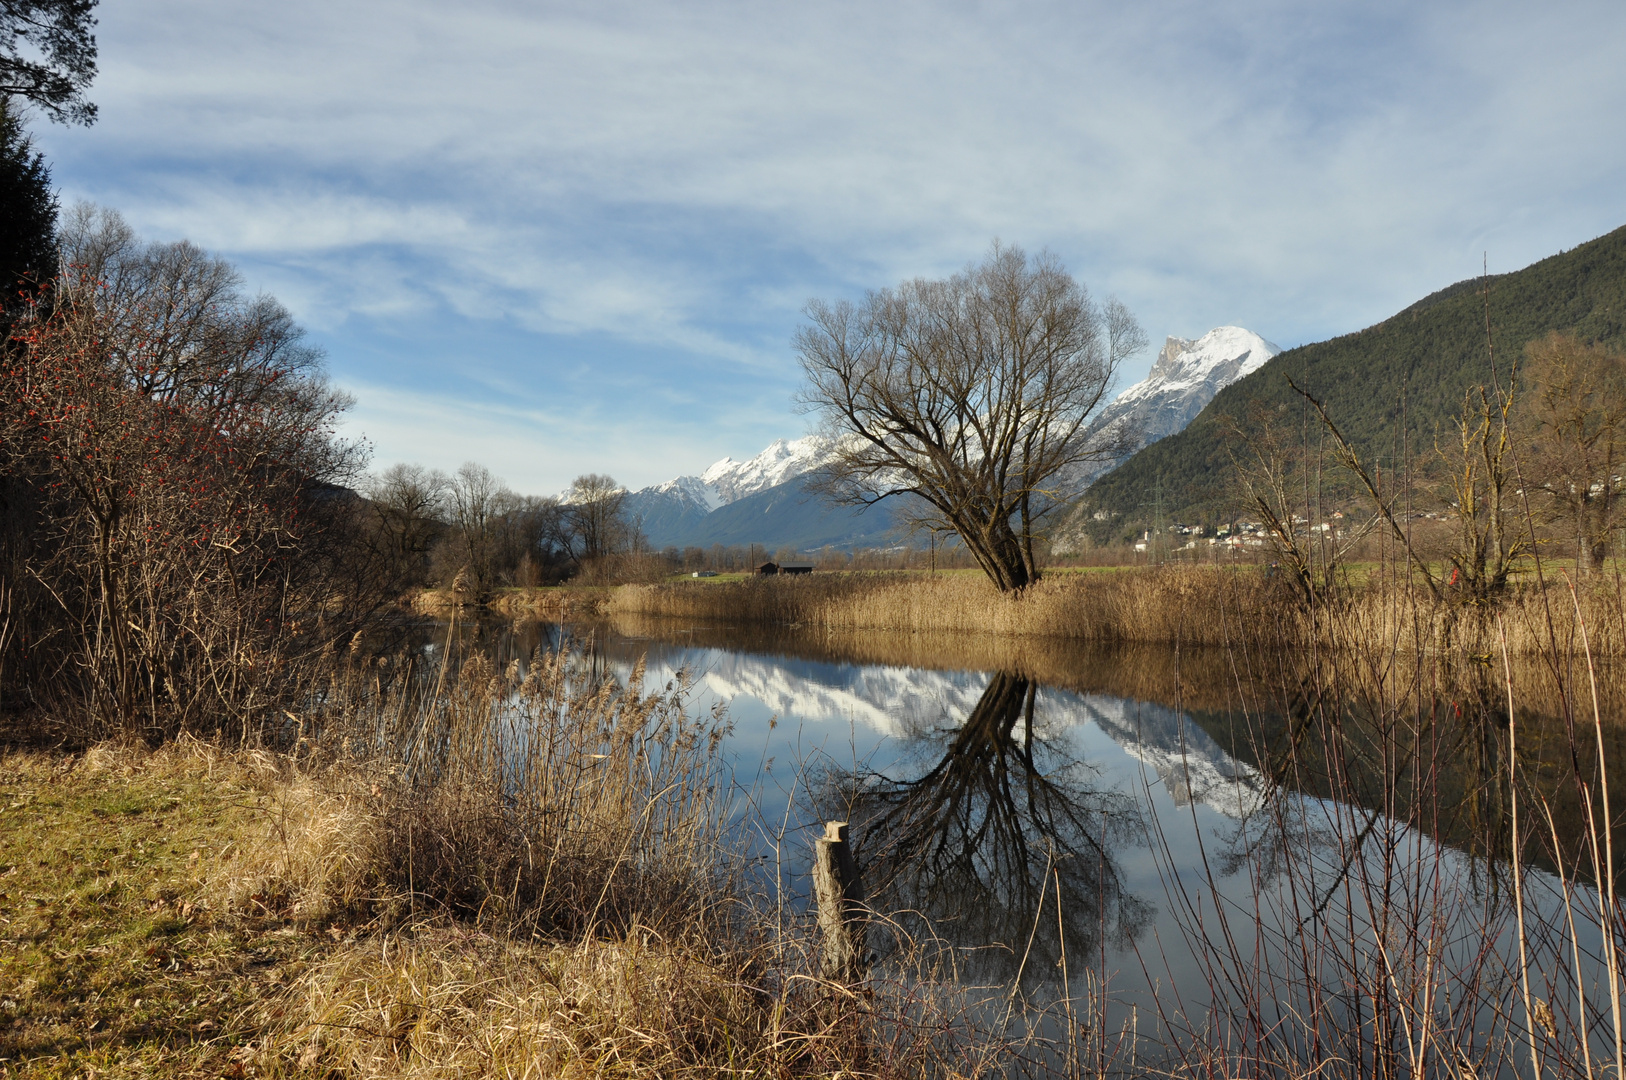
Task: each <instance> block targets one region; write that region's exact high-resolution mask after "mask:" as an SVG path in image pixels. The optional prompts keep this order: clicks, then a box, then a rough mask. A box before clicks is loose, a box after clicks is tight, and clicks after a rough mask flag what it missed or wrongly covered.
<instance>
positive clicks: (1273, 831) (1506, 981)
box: [477, 621, 1602, 1071]
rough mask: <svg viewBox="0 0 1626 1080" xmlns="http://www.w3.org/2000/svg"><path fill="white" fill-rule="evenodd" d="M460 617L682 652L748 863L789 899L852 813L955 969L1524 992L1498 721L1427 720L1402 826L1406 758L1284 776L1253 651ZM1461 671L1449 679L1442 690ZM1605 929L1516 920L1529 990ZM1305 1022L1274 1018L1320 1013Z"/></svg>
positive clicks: (1488, 1013)
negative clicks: (1397, 763)
mask: <svg viewBox="0 0 1626 1080" xmlns="http://www.w3.org/2000/svg"><path fill="white" fill-rule="evenodd" d="M477 633H478V635H479V636H480V637H481V638H482V645H483V647H484V648H486V649H487V650H490V651H492V652H494V653H495V654H496V656H497V658H498V659H499V660H503V661H506V660H509V659H513V658H523V657H526V656H528V655H530V654H531V653H532V651H533V650H535V649H536V648H538V647H558V646H560V645H561V644H562V643H567V642H568V643H574V644H573V645H572V646H571V647H575V648H581V649H583V650H585V651H587V652H588V653H589V654H590V656H591V657H592V659H593V661H594V662H595V663H598V664H601V665H602V666H603V668H604V669H605V670H606V672H607V673H611V674H614V675H616V676H617V677H618V678H621V679H627V678H629V677H630V676H631V674H632V672H633V671H634V669H635V667H636V665H638V664H640V663H642V664H644V665H645V670H646V675H645V683H646V686H649V687H655V686H659V685H662V684H665V683H667V682H668V681H673V680H678V679H680V678H681V679H687V680H689V681H690V682H691V683H692V695H691V708H692V709H694V710H696V711H701V710H710V709H712V708H713V707H715V706H719V705H720V706H723V707H725V708H726V710H727V715H728V717H729V718H730V720H731V721H732V725H733V729H732V734H731V736H730V738H729V740H728V743H727V752H728V753H729V755H730V758H731V764H732V768H733V771H734V775H735V780H736V793H735V805H734V812H735V819H736V821H737V823H738V824H739V826H740V827H741V829H742V832H743V834H744V837H745V838H744V839H742V844H745V845H748V846H751V847H752V848H753V850H754V857H755V859H756V861H757V865H758V866H759V867H760V869H761V879H762V881H763V882H765V888H766V889H769V890H771V891H773V892H774V893H776V894H778V896H779V897H780V898H781V899H784V900H785V901H787V902H788V904H789V906H790V908H791V909H792V910H797V909H800V908H801V907H803V906H805V904H806V902H807V892H808V890H809V887H810V885H809V877H808V866H809V862H810V855H811V845H812V841H813V839H814V838H815V837H817V836H818V835H820V833H821V832H822V828H823V826H822V823H823V822H824V821H825V820H829V819H841V820H848V821H850V822H852V833H853V837H854V843H855V848H856V851H857V855H858V859H859V863H860V865H861V867H862V868H863V872H864V875H865V879H866V885H867V887H868V890H869V893H870V896H871V898H872V901H873V903H874V905H875V906H876V907H877V908H878V909H880V910H883V911H884V912H886V913H887V914H888V916H889V917H890V920H891V921H890V923H889V925H891V926H895V927H896V928H897V931H896V932H895V933H894V932H892V931H887V932H883V933H880V934H875V935H872V939H871V946H872V947H874V948H875V950H876V952H877V956H878V959H881V960H883V961H884V960H885V959H886V957H887V956H888V955H889V953H895V952H896V950H897V946H896V944H895V942H896V941H897V940H901V939H904V938H907V939H908V940H911V941H914V942H920V941H923V940H924V941H929V942H933V943H936V944H937V945H938V946H939V948H938V950H937V954H936V955H938V956H939V957H942V958H946V960H944V963H945V964H946V966H947V967H948V968H950V969H952V975H953V977H955V978H956V979H958V980H959V981H960V982H962V983H963V984H968V985H987V986H1016V987H1019V988H1020V990H1021V991H1022V992H1025V993H1027V994H1029V995H1033V996H1037V997H1043V996H1045V995H1050V996H1051V997H1052V998H1062V997H1067V996H1069V995H1071V996H1090V995H1093V1000H1094V1001H1096V1002H1097V1004H1098V1005H1099V1007H1100V1010H1101V1015H1100V1018H1099V1021H1098V1022H1101V1023H1104V1024H1105V1025H1106V1026H1109V1027H1111V1026H1114V1025H1116V1026H1119V1027H1121V1026H1123V1025H1126V1024H1134V1025H1136V1026H1137V1029H1138V1030H1142V1031H1146V1030H1161V1031H1164V1032H1166V1033H1168V1034H1170V1035H1176V1034H1179V1033H1182V1032H1190V1031H1191V1030H1193V1029H1195V1028H1197V1027H1200V1026H1202V1025H1204V1024H1209V1025H1212V1024H1213V1023H1215V1022H1216V1021H1215V1019H1214V1017H1215V1015H1216V1014H1215V1013H1214V1012H1213V1011H1211V1010H1212V1008H1213V1007H1215V1006H1221V1007H1222V1015H1223V1016H1228V1017H1232V1018H1234V1017H1236V1016H1238V1015H1242V1014H1247V1016H1249V1017H1251V1018H1252V1021H1254V1022H1258V1023H1262V1024H1265V1025H1269V1024H1274V1023H1277V1022H1279V1021H1281V1020H1282V1019H1283V1017H1288V1016H1291V1015H1294V1014H1297V1013H1300V1012H1302V1011H1303V1010H1305V1009H1307V1008H1322V1009H1331V1010H1332V1013H1331V1014H1330V1015H1331V1016H1332V1019H1331V1020H1330V1023H1331V1025H1332V1026H1333V1027H1334V1028H1340V1029H1341V1028H1348V1027H1349V1026H1350V1025H1355V1026H1357V1027H1358V1026H1359V1025H1361V1024H1368V1023H1374V1022H1376V1021H1375V1020H1374V1019H1373V1018H1371V1017H1367V1016H1366V1015H1365V1014H1364V1013H1363V1011H1362V1010H1363V1009H1365V1008H1367V1007H1368V1006H1367V1004H1363V1002H1368V1003H1369V1001H1370V999H1372V998H1373V996H1374V995H1373V994H1372V992H1371V987H1372V986H1373V985H1383V986H1387V987H1390V988H1391V989H1389V990H1382V991H1381V992H1380V994H1379V995H1378V996H1383V995H1391V992H1392V996H1395V997H1396V998H1397V999H1398V1000H1401V1001H1402V1002H1404V1001H1405V999H1406V997H1407V995H1408V994H1410V995H1411V996H1412V998H1413V999H1415V998H1416V995H1417V994H1423V995H1424V996H1425V997H1427V996H1428V995H1433V994H1435V993H1439V994H1443V995H1444V997H1443V999H1442V1001H1441V1002H1440V1003H1438V1004H1439V1006H1440V1008H1441V1009H1443V1013H1442V1015H1446V1016H1448V1017H1450V1018H1451V1019H1449V1020H1448V1022H1450V1023H1454V1024H1458V1025H1461V1026H1462V1027H1463V1031H1464V1034H1465V1037H1467V1038H1468V1039H1469V1041H1473V1040H1474V1039H1475V1038H1478V1036H1475V1035H1473V1034H1471V1033H1472V1032H1474V1031H1484V1030H1487V1027H1488V1028H1492V1029H1494V1028H1495V1027H1496V1025H1497V1024H1499V1023H1500V1024H1502V1025H1503V1026H1504V1027H1505V1025H1506V1022H1507V1021H1506V1017H1507V1016H1509V1015H1512V1013H1513V1012H1515V1011H1516V1010H1513V1009H1512V1005H1511V998H1510V996H1509V995H1510V994H1511V993H1512V990H1511V987H1512V986H1513V981H1512V979H1511V975H1510V973H1511V972H1512V971H1513V970H1514V965H1513V961H1512V960H1511V959H1510V957H1512V956H1513V949H1512V944H1511V942H1512V940H1513V938H1512V935H1513V932H1514V931H1513V925H1514V924H1513V908H1512V904H1511V896H1510V895H1509V891H1508V889H1509V887H1508V877H1507V875H1506V873H1505V871H1504V870H1503V866H1504V863H1503V861H1502V859H1503V857H1505V854H1506V851H1505V846H1506V839H1507V828H1506V821H1505V817H1506V814H1505V806H1503V805H1502V802H1504V801H1505V800H1500V801H1499V798H1498V792H1501V791H1503V789H1502V787H1501V786H1499V783H1498V777H1499V775H1500V774H1499V771H1498V770H1500V769H1501V768H1502V765H1501V764H1500V761H1499V759H1498V757H1497V753H1498V751H1497V744H1496V740H1495V732H1489V733H1486V734H1483V735H1482V737H1478V738H1477V739H1476V738H1473V737H1464V736H1463V734H1462V732H1461V731H1457V732H1455V734H1453V735H1452V736H1451V738H1452V740H1453V741H1451V743H1450V745H1449V746H1447V747H1444V753H1443V754H1442V753H1440V752H1439V751H1440V746H1439V745H1438V740H1439V737H1438V736H1435V738H1436V744H1437V745H1436V752H1435V758H1436V760H1441V759H1443V760H1444V761H1446V763H1447V764H1448V766H1449V772H1450V775H1449V776H1446V777H1444V779H1442V777H1441V775H1434V774H1430V777H1429V783H1431V784H1432V785H1433V787H1432V788H1431V789H1430V790H1431V791H1436V792H1437V791H1441V790H1444V791H1449V792H1454V793H1455V795H1453V796H1452V798H1451V799H1449V800H1447V803H1448V805H1447V804H1445V803H1440V802H1439V801H1438V800H1436V802H1435V803H1433V804H1431V805H1434V806H1436V809H1435V810H1434V811H1432V814H1433V816H1432V817H1431V818H1429V824H1428V827H1426V828H1414V827H1409V826H1407V825H1406V824H1404V819H1405V818H1406V817H1407V816H1408V813H1409V812H1410V811H1411V810H1412V809H1414V804H1413V803H1412V802H1410V801H1408V796H1407V795H1406V793H1405V792H1404V791H1402V790H1399V786H1400V785H1397V782H1396V780H1395V777H1396V776H1402V777H1403V776H1407V775H1410V776H1413V777H1415V776H1416V775H1417V773H1418V770H1417V769H1415V768H1414V769H1412V770H1411V772H1410V773H1406V772H1405V771H1404V770H1403V771H1401V772H1399V773H1387V774H1384V775H1385V776H1386V777H1387V779H1383V780H1380V782H1379V783H1378V784H1377V785H1376V786H1372V787H1369V788H1367V789H1363V788H1362V786H1361V784H1362V780H1361V777H1362V769H1361V767H1359V765H1358V764H1357V765H1354V766H1350V765H1345V766H1344V767H1343V768H1342V771H1341V772H1340V775H1341V776H1344V777H1347V778H1348V779H1347V783H1346V784H1345V786H1344V787H1342V788H1340V789H1339V791H1338V792H1336V793H1333V794H1336V795H1339V796H1342V798H1338V797H1332V795H1330V794H1329V793H1328V792H1326V791H1324V790H1321V791H1318V790H1317V789H1316V786H1315V785H1314V784H1303V783H1301V784H1298V785H1297V786H1294V785H1293V784H1289V783H1282V782H1279V780H1280V776H1279V771H1280V770H1279V769H1277V764H1278V763H1273V761H1272V753H1273V752H1274V748H1276V747H1279V745H1280V743H1281V740H1280V739H1276V740H1275V742H1273V741H1272V740H1273V733H1274V735H1275V736H1279V735H1280V734H1281V733H1282V732H1283V731H1288V732H1291V731H1292V730H1293V716H1294V712H1293V709H1294V706H1293V703H1292V702H1293V698H1294V694H1295V693H1297V694H1298V695H1299V697H1300V698H1302V696H1303V692H1302V688H1298V689H1296V688H1295V686H1294V684H1293V682H1292V678H1291V677H1290V676H1288V675H1284V674H1283V672H1284V670H1285V669H1284V668H1283V666H1282V665H1279V664H1274V663H1270V662H1267V663H1259V662H1257V658H1254V659H1252V660H1247V661H1245V662H1239V659H1238V657H1236V656H1230V655H1207V654H1192V653H1189V652H1188V653H1185V654H1181V653H1179V652H1177V651H1175V650H1161V649H1139V650H1123V649H1119V650H1102V649H1090V648H1086V647H1082V646H1078V645H1075V644H1057V643H1034V642H1028V643H1020V642H1014V643H1013V642H1010V641H980V642H978V641H966V640H965V639H954V638H947V637H945V638H941V639H937V638H933V637H932V636H931V635H919V634H916V635H888V634H867V635H864V634H850V635H828V634H817V635H814V634H809V633H804V632H801V631H799V630H797V629H795V628H791V629H777V630H765V629H763V628H760V627H753V628H745V627H731V626H728V625H723V624H710V625H694V624H689V623H676V622H653V621H640V622H621V623H616V624H594V625H577V626H559V625H554V624H543V623H531V624H523V623H516V624H488V625H486V626H483V627H481V628H479V630H478V631H477ZM1244 669H1246V670H1244ZM1495 689H1496V688H1495V687H1494V686H1491V685H1489V684H1486V685H1484V686H1481V687H1479V690H1478V692H1479V693H1480V696H1481V697H1484V696H1485V694H1486V693H1489V692H1494V691H1495ZM1475 692H1476V691H1475V690H1474V688H1473V687H1467V688H1465V689H1464V690H1463V691H1462V692H1461V693H1458V694H1456V695H1455V697H1453V696H1452V695H1451V694H1447V695H1446V696H1445V697H1443V698H1442V699H1441V702H1442V703H1443V705H1444V707H1445V708H1446V710H1447V713H1446V714H1447V715H1452V716H1458V717H1460V716H1461V715H1462V705H1463V702H1465V701H1468V700H1469V698H1470V696H1471V695H1472V694H1473V693H1475ZM1503 700H1505V698H1504V699H1503ZM1272 702H1280V707H1279V708H1278V707H1276V706H1274V705H1272ZM1451 710H1454V712H1452V711H1451ZM1501 715H1503V716H1504V717H1505V713H1503V714H1501ZM1521 722H1522V721H1521ZM1293 746H1294V747H1298V744H1297V743H1293ZM1300 750H1302V748H1299V749H1296V750H1295V753H1297V752H1300ZM1302 752H1304V753H1305V754H1307V755H1308V754H1309V751H1308V750H1303V751H1302ZM1310 756H1313V755H1310ZM1273 770H1275V771H1276V773H1277V774H1278V775H1277V782H1273V780H1272V777H1271V775H1267V774H1271V773H1272V772H1273ZM1312 771H1313V770H1312ZM1384 785H1387V787H1385V786H1384ZM1363 791H1364V792H1365V794H1364V795H1363V794H1362V792H1363ZM1504 794H1505V793H1504ZM1441 805H1444V806H1445V810H1444V811H1443V812H1442V811H1441V810H1439V809H1438V806H1441ZM1555 805H1557V811H1556V812H1557V816H1558V818H1563V817H1564V814H1565V810H1564V807H1563V806H1562V805H1561V804H1555ZM1411 817H1412V820H1413V821H1416V820H1418V819H1417V817H1416V816H1415V814H1412V815H1411ZM1487 856H1488V857H1487ZM1538 861H1539V860H1538ZM1572 865H1573V864H1572ZM1549 866H1550V863H1549ZM1576 888H1578V889H1580V890H1581V891H1582V892H1585V891H1586V887H1585V886H1584V885H1583V886H1577V887H1576ZM1525 893H1526V897H1525V903H1526V910H1527V914H1528V915H1529V917H1530V918H1531V919H1533V920H1536V921H1540V920H1542V919H1545V920H1548V921H1550V922H1554V923H1556V922H1557V921H1558V912H1559V911H1560V908H1559V904H1560V903H1561V900H1562V896H1563V883H1562V879H1561V878H1559V877H1557V876H1556V875H1554V874H1551V873H1548V872H1546V871H1544V870H1542V869H1539V868H1538V869H1537V870H1536V871H1535V872H1534V873H1532V874H1531V875H1529V877H1528V879H1527V881H1526V884H1525ZM1374 896H1376V897H1377V901H1376V902H1374ZM1397 898H1398V902H1397ZM1583 899H1584V897H1583ZM1601 946H1602V938H1601V935H1600V934H1599V933H1598V932H1597V929H1596V927H1595V926H1594V927H1593V928H1592V929H1591V930H1588V928H1587V927H1586V926H1585V925H1584V924H1583V925H1582V926H1580V927H1579V929H1578V930H1577V931H1576V937H1575V938H1574V940H1572V941H1570V942H1568V943H1567V944H1566V943H1565V942H1563V941H1561V940H1559V939H1557V938H1553V939H1551V940H1548V941H1547V942H1546V943H1545V944H1541V943H1538V944H1537V945H1535V946H1533V950H1534V951H1533V952H1532V953H1531V960H1530V962H1531V964H1532V965H1533V966H1534V967H1535V968H1536V969H1537V981H1538V983H1539V984H1540V985H1539V987H1538V988H1539V989H1540V991H1541V996H1542V997H1543V998H1544V999H1546V1000H1551V1001H1552V1002H1553V1003H1554V1006H1555V1007H1557V1006H1559V1005H1562V1004H1564V1003H1565V1002H1566V1001H1568V1000H1569V999H1567V998H1566V997H1565V995H1566V994H1569V993H1570V991H1569V990H1567V989H1566V987H1567V986H1568V985H1571V984H1573V981H1574V980H1573V972H1574V967H1572V966H1570V965H1571V964H1572V959H1573V958H1578V959H1575V960H1574V962H1575V963H1576V964H1578V966H1579V968H1580V969H1581V970H1582V971H1583V984H1592V985H1596V980H1597V978H1598V971H1597V964H1596V958H1597V957H1598V956H1600V955H1601V952H1600V950H1601ZM1543 950H1545V951H1543ZM1566 950H1568V952H1567V953H1566ZM1441 970H1446V971H1449V972H1450V973H1451V978H1450V979H1441V978H1439V977H1438V974H1437V973H1438V972H1439V971H1441ZM1430 972H1434V973H1435V974H1433V975H1431V974H1429V973H1430ZM1419 973H1421V977H1419ZM1487 986H1493V987H1494V990H1493V991H1492V992H1489V993H1487V991H1486V987H1487ZM1418 987H1421V989H1418ZM1453 987H1455V989H1453ZM1453 994H1455V995H1457V997H1455V998H1453V996H1452V995H1453ZM1432 1002H1433V998H1432V997H1430V998H1429V1000H1427V1001H1422V1002H1418V1001H1416V1000H1413V1002H1412V1004H1413V1006H1416V1007H1420V1008H1421V1009H1422V1010H1423V1011H1425V1012H1426V1011H1428V1010H1429V1009H1430V1008H1433V1007H1434V1005H1433V1004H1431V1003H1432ZM1569 1003H1570V1004H1571V1005H1573V1004H1574V1002H1569ZM1499 1016H1500V1017H1501V1019H1498V1017H1499ZM1311 1026H1313V1025H1311ZM1287 1027H1292V1024H1288V1025H1287ZM1300 1028H1301V1029H1302V1030H1298V1032H1297V1034H1294V1033H1292V1032H1290V1033H1289V1034H1288V1035H1287V1036H1284V1037H1287V1038H1299V1039H1305V1038H1313V1032H1312V1033H1309V1034H1306V1031H1307V1030H1308V1029H1305V1028H1303V1025H1300ZM1400 1030H1401V1029H1400V1028H1398V1027H1397V1028H1396V1031H1400ZM1384 1037H1386V1036H1384ZM1495 1071H1501V1070H1495Z"/></svg>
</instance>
